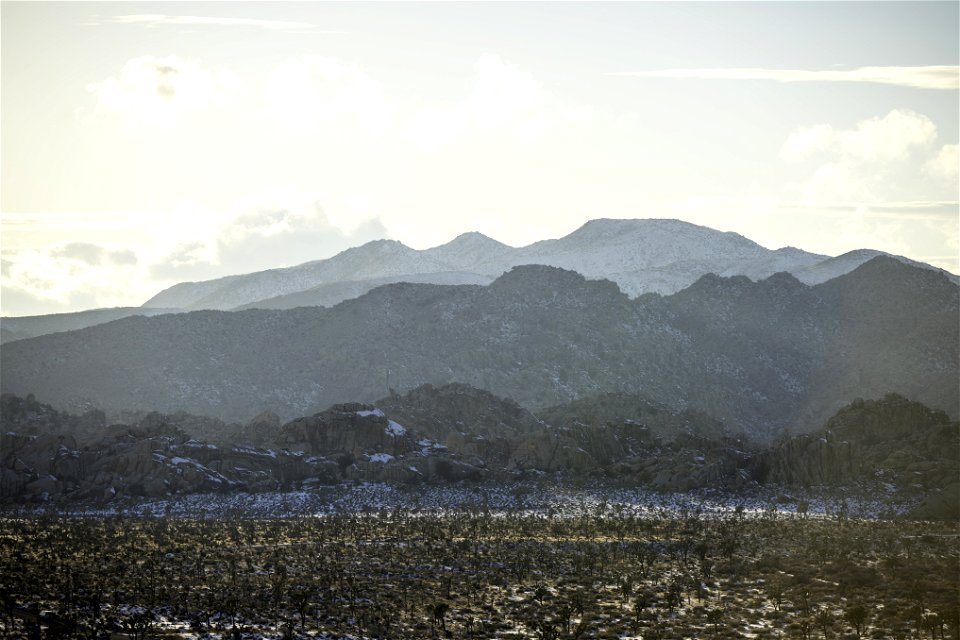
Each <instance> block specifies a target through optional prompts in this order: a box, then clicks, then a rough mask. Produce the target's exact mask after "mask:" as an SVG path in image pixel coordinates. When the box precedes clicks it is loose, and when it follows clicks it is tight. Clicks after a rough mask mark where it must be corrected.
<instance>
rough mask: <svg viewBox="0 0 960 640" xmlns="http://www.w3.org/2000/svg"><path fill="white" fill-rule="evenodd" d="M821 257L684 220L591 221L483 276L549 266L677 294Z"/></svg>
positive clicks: (629, 288)
mask: <svg viewBox="0 0 960 640" xmlns="http://www.w3.org/2000/svg"><path fill="white" fill-rule="evenodd" d="M824 257H825V256H820V255H816V254H812V253H807V252H805V251H800V250H798V249H791V250H782V249H781V250H777V251H771V250H769V249H765V248H764V247H761V246H760V245H758V244H757V243H755V242H753V241H751V240H748V239H747V238H744V237H743V236H741V235H739V234H736V233H730V232H720V231H715V230H713V229H709V228H707V227H701V226H698V225H694V224H690V223H687V222H682V221H680V220H657V219H654V220H608V219H600V220H591V221H590V222H588V223H586V224H585V225H583V226H582V227H580V228H579V229H577V230H576V231H574V232H573V233H571V234H570V235H568V236H565V237H563V238H560V239H558V240H543V241H541V242H537V243H534V244H532V245H530V246H528V247H523V248H521V249H517V250H516V251H515V252H513V253H512V254H509V256H508V258H507V263H506V264H504V263H503V262H502V259H498V258H494V259H493V260H490V261H487V262H485V263H483V264H481V265H480V266H479V270H482V271H487V270H495V269H494V268H493V267H494V265H496V267H500V268H501V270H505V269H506V268H509V267H513V266H517V265H521V264H545V265H549V266H554V267H561V268H564V269H571V270H573V271H577V272H578V273H581V274H583V275H585V276H587V277H588V278H607V279H609V280H613V281H614V282H616V283H617V285H619V286H620V288H621V289H622V290H623V291H624V292H625V293H627V294H630V295H639V294H642V293H647V292H656V293H661V294H669V293H675V292H677V291H679V290H680V289H683V288H685V287H688V286H689V285H691V284H693V282H695V281H696V280H697V278H699V277H700V276H702V275H703V274H705V273H717V274H721V275H746V276H748V277H750V278H752V279H754V280H758V279H762V278H766V277H769V276H771V275H773V274H774V273H776V272H778V271H792V270H793V269H796V268H799V267H802V266H807V265H809V264H814V263H816V262H818V261H820V260H823V259H824Z"/></svg>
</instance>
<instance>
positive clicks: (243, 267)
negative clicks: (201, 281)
mask: <svg viewBox="0 0 960 640" xmlns="http://www.w3.org/2000/svg"><path fill="white" fill-rule="evenodd" d="M387 235H388V234H387V230H386V228H385V227H384V226H383V224H382V223H381V222H380V220H379V219H378V218H372V219H370V220H367V221H365V222H364V223H362V224H361V225H360V226H358V227H357V228H355V229H353V230H351V231H350V232H346V231H344V230H342V229H340V228H339V227H336V226H334V225H332V224H331V223H330V221H329V219H328V218H327V216H326V214H325V213H324V211H323V209H322V208H321V207H320V205H319V204H318V203H317V202H308V203H300V204H293V205H290V204H287V205H272V206H271V205H261V206H258V207H256V208H255V209H253V210H250V211H247V212H244V213H242V214H241V215H239V216H237V217H235V218H234V219H233V220H231V221H230V222H229V223H228V224H227V225H226V226H225V227H224V229H223V231H222V232H221V234H220V236H219V239H218V242H217V256H218V261H219V263H220V265H221V266H222V267H223V268H224V269H226V270H228V271H230V272H242V271H254V270H260V269H270V268H274V267H278V266H293V265H296V264H301V263H303V262H309V261H311V260H317V259H320V258H325V257H327V256H330V255H333V254H334V253H337V252H339V251H342V250H344V249H347V248H349V247H351V246H355V245H358V244H362V243H364V242H368V241H370V240H375V239H379V238H385V237H387Z"/></svg>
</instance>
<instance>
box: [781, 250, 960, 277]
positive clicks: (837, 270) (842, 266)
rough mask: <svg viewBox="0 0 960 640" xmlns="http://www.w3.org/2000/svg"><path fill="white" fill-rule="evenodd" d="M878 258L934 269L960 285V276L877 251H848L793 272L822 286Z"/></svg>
mask: <svg viewBox="0 0 960 640" xmlns="http://www.w3.org/2000/svg"><path fill="white" fill-rule="evenodd" d="M877 256H886V257H888V258H893V259H895V260H898V261H900V262H903V263H904V264H909V265H911V266H913V267H919V268H921V269H932V270H934V271H939V272H940V273H942V274H943V275H944V276H946V277H947V278H948V279H950V280H951V281H952V282H953V283H954V284H957V283H960V276H957V275H956V274H953V273H950V272H949V271H944V270H943V269H937V268H936V267H933V266H931V265H929V264H926V263H924V262H918V261H916V260H911V259H910V258H905V257H903V256H896V255H893V254H890V253H885V252H883V251H876V250H875V249H857V250H855V251H848V252H847V253H844V254H842V255H839V256H837V257H835V258H827V259H826V260H824V261H822V262H818V263H816V264H813V265H810V266H808V267H804V268H801V269H798V270H796V271H794V272H793V274H794V275H795V276H797V278H799V279H800V281H802V282H805V283H807V284H820V283H821V282H826V281H827V280H832V279H833V278H836V277H837V276H842V275H843V274H845V273H850V272H851V271H853V270H854V269H856V268H857V267H859V266H860V265H861V264H863V263H864V262H867V261H868V260H872V259H873V258H876V257H877Z"/></svg>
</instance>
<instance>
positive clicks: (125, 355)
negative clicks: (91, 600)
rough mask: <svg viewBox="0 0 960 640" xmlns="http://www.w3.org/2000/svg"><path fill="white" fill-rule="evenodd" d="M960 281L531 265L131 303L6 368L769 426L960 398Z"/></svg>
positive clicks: (35, 384)
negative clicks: (230, 306) (243, 304)
mask: <svg viewBox="0 0 960 640" xmlns="http://www.w3.org/2000/svg"><path fill="white" fill-rule="evenodd" d="M588 226H589V225H588ZM601 226H602V225H601ZM738 242H739V240H738ZM743 242H748V241H745V240H743ZM383 246H385V247H389V246H393V245H383ZM394 248H395V247H394ZM958 291H960V288H958V286H957V284H955V283H954V282H953V281H952V280H951V279H950V278H948V277H946V276H945V275H944V274H943V273H940V272H937V271H934V270H931V269H926V268H918V267H914V266H911V265H909V264H905V263H903V262H901V261H898V260H895V259H891V258H887V257H883V256H879V257H875V258H873V259H871V260H869V261H867V262H866V263H863V264H861V265H860V266H859V267H857V268H856V269H854V270H853V271H851V272H849V273H847V274H845V275H842V276H840V277H837V278H833V279H831V280H828V281H826V282H824V283H821V284H817V285H814V286H810V285H807V284H804V283H803V282H801V281H800V280H798V279H797V278H796V277H794V276H792V275H790V274H788V273H783V272H781V273H776V274H774V275H772V276H770V277H768V278H766V279H763V280H759V281H752V280H750V279H749V278H747V277H745V276H732V277H724V276H719V275H713V274H708V275H705V276H701V277H700V278H699V279H697V280H696V281H695V282H694V283H693V284H692V285H691V286H689V287H687V288H686V289H683V290H681V291H679V292H677V293H674V294H671V295H660V294H656V293H647V294H643V295H640V296H639V297H637V298H633V299H631V298H630V297H629V296H628V295H627V294H626V293H624V292H623V291H621V290H620V289H619V288H618V286H617V285H616V284H614V283H613V282H610V281H607V280H588V279H586V278H584V276H582V275H580V274H578V273H575V272H573V271H569V270H565V269H561V268H556V267H549V266H542V265H541V266H522V267H516V268H514V269H512V270H510V271H509V272H507V273H505V274H503V275H502V276H500V277H499V278H497V279H496V280H494V281H493V282H492V283H491V284H489V285H488V286H478V285H435V284H416V283H395V284H389V285H385V286H380V287H378V288H376V289H373V290H372V291H370V292H368V293H366V294H364V295H361V296H360V297H358V298H355V299H351V300H347V301H344V302H342V303H340V304H337V305H336V306H333V307H331V308H324V307H300V308H294V309H286V310H270V309H267V310H262V309H249V310H244V311H235V312H223V311H197V312H192V313H181V314H163V315H157V316H154V317H130V318H125V319H122V320H118V321H115V322H110V323H107V324H102V325H98V326H93V327H88V328H86V329H83V330H79V331H71V332H67V333H59V334H51V335H46V336H41V337H38V338H34V339H30V340H18V341H15V342H11V343H8V344H6V345H4V347H3V352H2V353H3V367H2V370H0V383H2V387H3V390H4V392H8V393H17V394H21V395H25V394H27V393H35V394H36V395H37V396H38V397H42V398H44V399H45V400H46V401H48V402H51V403H52V404H54V405H55V406H57V407H61V408H70V409H73V410H85V409H87V408H90V407H99V408H101V409H104V410H105V411H107V412H116V411H121V410H130V409H154V410H161V411H166V412H173V411H177V410H181V409H182V410H186V411H189V412H191V413H196V414H202V415H211V416H215V417H218V418H222V419H227V420H249V419H250V418H251V417H252V416H254V415H256V414H257V413H259V412H261V411H263V410H265V409H266V410H270V411H273V412H274V413H276V414H277V415H278V416H280V417H281V418H282V419H290V418H293V417H295V416H298V415H309V414H310V413H312V412H316V411H318V410H320V409H322V408H324V407H327V406H330V405H331V404H334V403H337V402H346V401H361V402H369V401H372V400H375V399H376V398H379V397H381V396H383V395H384V393H385V392H386V391H387V390H388V389H389V388H396V389H398V390H401V391H402V390H405V389H412V388H414V387H417V386H419V385H422V384H424V383H432V384H436V385H440V384H446V383H449V382H462V383H467V384H471V385H473V386H475V387H478V388H481V389H486V390H489V391H491V392H493V393H496V394H498V395H501V396H505V397H510V398H512V399H514V400H516V401H517V402H519V403H520V404H521V405H522V406H524V407H525V408H527V409H533V410H535V409H539V408H543V407H547V406H551V405H555V404H558V403H562V402H567V401H571V400H575V399H577V398H580V397H583V396H586V395H591V394H596V393H601V392H622V393H639V394H643V395H645V396H647V397H650V398H653V399H655V400H656V401H657V402H660V403H663V404H665V405H667V406H670V407H672V408H673V409H675V410H684V409H691V410H696V411H701V412H703V413H705V414H708V415H710V416H713V417H714V418H716V419H719V420H721V421H723V422H724V423H725V424H726V425H728V426H729V427H730V428H733V429H736V430H740V431H743V432H745V433H747V434H749V435H750V436H753V437H756V438H758V439H770V438H772V437H773V435H775V434H777V433H779V432H781V431H783V430H791V431H803V430H809V429H811V428H814V427H815V426H817V425H819V424H822V422H823V421H824V420H825V419H826V418H827V417H829V416H830V415H832V414H833V413H834V412H835V411H836V410H837V409H838V408H839V407H840V406H842V405H843V404H844V403H846V402H849V401H851V400H852V399H854V398H857V397H876V396H879V395H882V394H884V393H887V392H890V391H897V392H899V393H903V394H905V395H908V396H910V397H911V398H915V399H916V400H918V401H921V402H923V403H924V404H926V405H928V406H930V407H932V408H935V409H942V410H944V411H946V412H947V413H948V414H950V415H951V416H954V417H955V416H956V415H957V413H958V410H957V405H958V385H957V380H958V379H960V375H958V361H960V357H958V355H960V354H958V343H960V335H958V333H960V329H958V323H957V318H958V316H960V296H958Z"/></svg>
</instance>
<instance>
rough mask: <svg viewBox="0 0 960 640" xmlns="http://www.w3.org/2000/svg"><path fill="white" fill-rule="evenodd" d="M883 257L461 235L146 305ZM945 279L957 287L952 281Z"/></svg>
mask: <svg viewBox="0 0 960 640" xmlns="http://www.w3.org/2000/svg"><path fill="white" fill-rule="evenodd" d="M880 254H881V252H877V251H871V250H862V251H859V252H852V253H851V254H846V255H845V256H841V257H839V258H829V257H828V256H823V255H818V254H814V253H809V252H806V251H802V250H800V249H796V248H793V247H785V248H782V249H777V250H774V251H771V250H769V249H765V248H764V247H761V246H760V245H758V244H756V243H755V242H753V241H751V240H748V239H747V238H744V237H743V236H741V235H739V234H736V233H730V232H720V231H716V230H714V229H710V228H707V227H701V226H698V225H694V224H690V223H687V222H681V221H679V220H658V219H649V220H648V219H643V220H609V219H599V220H592V221H590V222H587V223H586V224H584V225H583V226H582V227H580V228H579V229H577V230H576V231H574V232H573V233H571V234H569V235H567V236H565V237H563V238H560V239H557V240H543V241H540V242H536V243H534V244H531V245H529V246H526V247H521V248H516V249H515V248H513V247H509V246H507V245H505V244H502V243H500V242H497V241H496V240H493V239H491V238H488V237H486V236H484V235H483V234H480V233H466V234H463V235H461V236H458V237H457V238H455V239H453V240H452V241H450V242H448V243H447V244H444V245H441V246H439V247H434V248H432V249H425V250H423V251H418V250H415V249H411V248H409V247H406V246H404V245H402V244H400V243H399V242H395V241H387V240H377V241H374V242H370V243H367V244H365V245H363V246H360V247H355V248H353V249H348V250H347V251H344V252H342V253H340V254H338V255H336V256H334V257H332V258H329V259H327V260H319V261H315V262H308V263H306V264H302V265H299V266H295V267H289V268H286V269H272V270H269V271H260V272H257V273H251V274H246V275H239V276H230V277H226V278H220V279H218V280H210V281H205V282H188V283H181V284H178V285H175V286H173V287H171V288H170V289H167V290H165V291H162V292H160V293H159V294H157V295H156V296H154V297H153V298H151V299H150V300H148V301H147V302H146V303H145V304H144V306H145V307H156V306H163V307H181V308H184V309H219V310H230V309H237V308H282V309H284V308H292V307H293V306H297V305H305V306H306V305H322V306H332V305H333V304H336V303H338V302H341V301H343V300H346V299H348V298H351V297H356V296H358V295H362V294H363V293H366V292H367V291H369V290H370V289H373V288H374V287H377V286H380V285H383V284H387V283H389V282H401V281H404V282H429V283H434V284H488V283H490V282H491V281H493V280H494V279H495V278H497V277H499V276H500V275H501V274H502V273H505V272H506V271H509V270H510V269H511V268H513V267H515V266H520V265H525V264H543V265H548V266H554V267H560V268H563V269H570V270H573V271H576V272H578V273H581V274H583V275H584V276H586V277H587V278H595V279H607V280H611V281H613V282H616V283H617V285H618V286H619V287H620V289H621V290H622V291H623V292H624V293H626V294H628V295H630V296H636V295H639V294H642V293H648V292H653V293H660V294H670V293H675V292H677V291H679V290H681V289H683V288H685V287H688V286H689V285H691V284H692V283H693V282H695V281H696V280H697V279H698V278H699V277H700V276H702V275H704V274H706V273H715V274H718V275H721V276H734V275H744V276H747V277H749V278H751V279H752V280H760V279H763V278H767V277H769V276H771V275H773V274H774V273H778V272H781V271H787V272H790V273H793V274H795V275H796V276H797V277H798V278H799V279H800V280H801V281H803V282H805V283H807V284H818V283H820V282H824V281H826V280H828V279H830V278H834V277H837V276H839V275H842V274H844V273H847V272H849V271H851V270H853V269H854V268H856V267H857V266H859V265H860V264H862V263H863V262H865V261H866V260H868V259H869V258H871V257H875V256H876V255H880ZM883 255H885V254H883ZM897 259H899V260H902V261H907V259H906V258H899V257H897ZM913 264H914V265H915V266H921V267H925V268H932V267H929V265H923V264H922V263H913ZM948 276H949V277H951V278H952V279H953V280H954V281H955V282H957V281H958V279H957V276H953V275H952V274H948ZM288 296H289V297H288Z"/></svg>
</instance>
